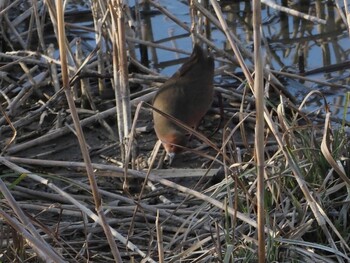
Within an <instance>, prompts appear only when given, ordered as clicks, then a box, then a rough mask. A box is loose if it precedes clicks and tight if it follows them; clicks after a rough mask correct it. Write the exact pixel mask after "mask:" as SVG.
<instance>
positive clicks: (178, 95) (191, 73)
mask: <svg viewBox="0 0 350 263" xmlns="http://www.w3.org/2000/svg"><path fill="white" fill-rule="evenodd" d="M208 53H209V52H207V51H204V50H203V49H202V48H201V46H200V45H199V44H197V43H196V44H194V47H193V51H192V54H191V56H190V57H189V59H188V60H187V61H186V62H185V63H184V64H183V65H182V66H181V67H180V69H179V70H178V71H177V72H175V74H174V75H172V76H171V77H170V78H169V79H168V80H167V81H166V82H165V83H164V84H163V85H162V86H161V87H160V88H159V90H158V91H157V92H156V95H155V97H154V99H153V107H154V108H155V109H157V110H159V111H161V112H163V113H166V114H168V115H170V116H172V117H174V118H176V119H178V120H180V121H181V122H183V123H184V124H186V125H188V126H190V127H191V128H197V126H198V125H199V122H200V121H201V119H202V118H203V117H204V115H205V114H206V113H207V111H208V110H209V108H210V107H211V104H212V101H213V95H214V87H213V78H214V59H213V57H212V56H211V55H210V54H208ZM153 121H154V130H155V132H156V135H157V137H158V139H159V140H160V141H161V142H162V144H163V146H164V148H165V151H166V153H167V155H168V157H169V164H171V162H172V160H173V159H174V157H175V155H176V154H177V153H180V152H181V151H182V150H183V147H185V146H186V145H187V141H188V136H187V135H188V132H187V131H186V130H185V129H183V128H181V127H180V126H179V125H177V124H176V123H174V122H173V121H171V120H170V119H169V118H167V117H166V116H163V115H161V114H160V113H158V112H157V111H155V110H153Z"/></svg>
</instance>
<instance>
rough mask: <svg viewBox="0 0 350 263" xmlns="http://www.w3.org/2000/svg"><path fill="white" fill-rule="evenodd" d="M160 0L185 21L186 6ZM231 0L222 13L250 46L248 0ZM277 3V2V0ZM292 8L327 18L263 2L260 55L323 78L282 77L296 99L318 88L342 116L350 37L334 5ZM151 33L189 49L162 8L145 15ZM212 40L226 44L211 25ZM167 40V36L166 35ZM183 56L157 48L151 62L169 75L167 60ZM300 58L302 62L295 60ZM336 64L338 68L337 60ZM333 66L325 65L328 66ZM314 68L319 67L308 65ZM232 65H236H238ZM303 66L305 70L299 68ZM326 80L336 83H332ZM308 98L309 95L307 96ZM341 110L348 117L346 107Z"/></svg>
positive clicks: (316, 102)
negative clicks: (290, 12) (293, 13)
mask: <svg viewBox="0 0 350 263" xmlns="http://www.w3.org/2000/svg"><path fill="white" fill-rule="evenodd" d="M159 2H160V4H161V5H162V6H164V7H166V8H167V10H168V11H169V12H171V13H172V14H174V15H175V16H176V17H177V18H178V19H180V20H181V21H182V22H185V23H186V24H187V25H188V26H190V23H191V19H190V13H189V7H188V5H187V4H185V3H182V2H180V1H170V0H163V1H159ZM224 2H225V1H224ZM226 2H235V3H233V4H230V3H228V4H222V7H223V10H224V11H225V15H226V19H227V21H228V24H229V26H230V28H231V30H232V31H233V32H234V33H235V35H236V36H237V37H238V38H239V39H240V41H241V42H242V43H243V45H244V46H245V47H246V48H247V49H248V50H249V51H251V52H253V51H252V46H253V42H252V38H253V37H252V26H251V25H252V13H251V11H250V10H251V7H250V1H247V2H246V1H238V2H237V1H226ZM279 4H280V3H279ZM289 7H290V8H293V9H295V10H298V11H300V12H303V13H305V14H309V15H312V16H316V17H318V18H322V19H324V20H326V24H325V25H322V24H316V23H313V22H310V21H308V20H305V19H301V18H298V17H294V16H291V15H288V14H286V13H283V12H280V11H277V10H275V9H273V8H270V7H267V6H265V5H264V4H263V5H262V8H263V10H262V19H263V26H262V29H263V30H262V32H263V36H264V37H265V39H266V42H265V44H266V43H267V45H265V48H264V52H265V61H266V63H267V64H268V65H269V67H270V68H271V69H274V70H276V71H284V72H290V73H295V74H298V75H302V76H305V77H307V78H310V79H311V80H318V81H322V82H325V83H322V84H317V83H314V82H312V81H304V80H298V79H293V78H288V79H284V80H285V82H284V83H285V85H286V86H287V88H288V90H289V91H291V92H292V94H293V95H295V96H296V97H297V98H298V100H299V101H300V100H302V99H303V98H304V97H305V96H306V94H307V93H309V92H310V91H312V90H319V91H321V92H323V93H324V95H325V96H326V97H327V101H328V103H329V105H330V107H331V111H332V112H333V115H334V116H337V117H338V118H342V117H343V114H344V108H343V106H344V104H345V94H346V92H347V91H349V89H350V87H349V80H350V79H349V75H350V71H349V67H350V65H349V64H350V63H348V64H347V65H341V63H344V62H346V61H349V56H350V40H349V35H348V32H347V30H346V27H345V26H344V25H345V24H344V22H343V21H342V20H341V17H340V15H339V12H338V9H337V8H336V6H335V5H334V4H333V3H331V2H328V3H327V4H326V3H325V2H321V1H311V2H310V1H306V2H305V1H304V3H303V1H299V2H298V3H295V4H293V5H290V6H289ZM149 19H150V21H151V28H152V32H153V34H152V36H151V37H152V38H153V41H155V42H160V43H161V44H162V45H165V46H169V47H177V48H180V49H183V50H188V51H189V52H190V50H191V43H192V41H191V38H190V36H189V35H188V34H186V33H187V32H186V31H185V30H183V29H182V28H181V27H179V26H178V25H177V24H176V23H175V22H173V21H172V20H170V19H169V18H167V17H165V16H164V15H163V14H157V15H153V16H151V17H150V18H149ZM212 29H213V31H212V40H213V42H214V43H215V44H216V46H217V47H219V48H226V49H227V50H230V47H229V44H228V43H227V41H226V37H225V36H224V34H223V33H222V32H221V31H219V30H217V29H215V27H212ZM165 40H166V41H165ZM181 57H185V55H182V54H177V53H174V52H170V51H166V50H161V49H158V50H157V52H156V58H157V61H156V62H154V66H155V67H156V68H157V69H158V70H159V71H160V72H162V73H163V74H166V75H171V74H172V73H173V72H175V71H176V69H177V68H178V67H179V64H178V65H172V66H167V67H163V65H169V64H171V63H169V61H172V60H176V59H178V58H181ZM300 61H301V62H302V63H301V64H300ZM338 64H339V67H338V68H337V65H338ZM331 65H333V66H335V68H333V69H332V68H330V69H327V67H329V66H331ZM317 69H319V72H314V73H313V70H317ZM236 71H240V69H239V68H237V69H236ZM303 71H305V74H303ZM327 83H331V84H336V85H338V86H335V87H332V86H330V85H327ZM312 98H313V99H312ZM310 100H311V101H312V103H311V104H309V105H310V107H311V108H309V109H307V110H316V109H317V108H318V107H321V108H323V106H324V105H323V102H322V99H320V97H318V96H316V97H315V96H313V97H311V99H310ZM345 115H346V116H347V120H348V121H349V120H350V116H349V115H348V111H346V113H345Z"/></svg>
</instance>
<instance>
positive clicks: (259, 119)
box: [253, 0, 265, 263]
mask: <svg viewBox="0 0 350 263" xmlns="http://www.w3.org/2000/svg"><path fill="white" fill-rule="evenodd" d="M260 30H261V3H260V1H259V0H255V1H253V35H254V64H255V75H254V76H255V79H254V91H255V105H256V106H255V107H256V126H255V158H256V165H257V181H258V184H257V204H258V243H259V245H258V260H259V263H264V262H265V231H264V228H265V205H264V202H265V199H264V191H265V183H264V181H265V156H264V154H265V148H264V139H265V135H264V126H265V125H264V107H265V99H264V78H263V75H264V69H263V68H264V64H263V61H262V49H261V36H260Z"/></svg>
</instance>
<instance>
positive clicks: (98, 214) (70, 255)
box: [0, 1, 350, 263]
mask: <svg viewBox="0 0 350 263" xmlns="http://www.w3.org/2000/svg"><path fill="white" fill-rule="evenodd" d="M1 4H2V2H0V6H1ZM4 4H6V3H5V2H4ZM196 5H197V4H196ZM152 6H153V8H156V9H155V10H156V11H157V12H163V13H164V14H165V15H167V16H168V17H169V18H170V19H173V20H175V22H177V23H178V24H179V25H180V26H181V27H182V28H184V29H185V30H188V31H190V28H189V27H188V26H187V25H185V24H184V23H182V22H181V21H178V19H177V18H176V17H174V16H172V15H171V14H170V13H169V11H168V10H166V9H164V8H162V7H161V6H158V4H156V3H154V2H152ZM16 8H17V9H18V11H17V12H16ZM91 8H92V10H93V12H94V16H93V17H90V25H89V26H84V27H83V26H79V27H77V25H76V24H74V23H71V22H68V23H66V28H67V32H68V33H67V38H66V39H64V40H66V41H63V42H65V43H63V42H61V49H62V45H66V52H67V53H66V56H67V58H68V62H67V66H68V67H67V73H68V77H69V83H68V84H69V86H70V87H72V89H71V91H72V98H73V99H74V104H75V105H70V106H71V108H69V107H68V104H67V102H66V99H65V97H64V92H63V89H61V86H62V69H61V60H60V59H59V58H58V56H57V54H56V55H55V52H52V49H51V50H46V47H47V46H49V45H48V43H49V42H50V41H53V43H54V46H55V48H58V45H57V39H56V36H55V33H54V32H55V30H56V27H57V25H58V22H57V21H56V19H57V18H56V17H57V14H56V12H55V10H56V8H55V5H54V2H53V1H44V2H43V3H41V2H40V3H38V2H36V1H32V2H31V3H29V2H28V3H27V2H24V1H23V2H22V1H17V2H16V1H15V2H14V4H12V6H10V7H8V8H7V9H6V8H5V9H2V11H0V21H1V23H2V27H1V28H2V29H1V30H2V32H1V33H2V35H1V36H2V38H1V39H0V40H1V41H2V42H1V43H2V49H3V50H0V51H1V52H0V78H1V87H0V92H1V94H0V95H1V96H0V102H1V104H0V106H1V112H2V117H1V119H0V132H1V140H0V145H1V149H2V154H1V156H0V163H1V166H0V193H1V195H2V198H1V199H0V204H1V205H0V262H22V261H23V262H24V261H25V262H67V261H68V262H87V261H90V262H114V261H118V260H121V261H123V262H258V261H259V260H261V258H260V259H259V257H258V230H259V229H260V230H263V232H264V233H265V240H264V241H265V242H264V244H265V246H264V249H265V256H266V261H267V262H328V263H329V262H349V261H350V248H349V243H350V224H349V221H350V217H349V214H350V213H349V208H350V196H349V195H350V191H349V189H350V181H349V180H350V179H349V169H350V168H349V167H350V163H349V151H350V141H349V131H348V125H349V123H348V120H347V110H348V109H347V105H348V103H346V106H345V108H344V109H343V110H344V118H343V120H341V119H340V120H339V119H337V118H336V117H335V116H334V115H332V113H331V112H330V111H329V107H328V104H327V102H326V99H324V102H323V103H322V105H320V107H319V108H318V109H316V108H313V112H310V110H309V108H308V107H307V106H308V103H309V101H310V100H312V99H313V98H315V97H319V96H320V97H322V98H323V95H322V94H321V93H320V92H318V91H313V92H311V93H310V94H309V95H308V96H306V98H305V100H304V101H301V102H296V103H292V102H291V101H294V100H295V98H293V97H288V96H290V95H288V92H287V91H286V87H284V86H283V84H281V83H280V82H279V81H278V80H277V78H276V77H274V76H273V75H272V73H271V72H270V71H269V70H268V69H267V68H264V71H263V74H264V77H265V85H266V87H267V88H271V89H273V90H274V93H271V94H270V96H271V97H270V98H269V99H267V98H266V100H267V102H266V104H265V107H264V118H265V130H264V134H263V135H264V137H263V138H264V140H263V146H264V149H263V150H264V151H263V154H264V156H263V157H264V160H263V161H264V162H263V163H264V174H263V175H264V181H263V183H264V199H263V211H264V217H263V219H264V221H265V224H264V225H261V222H260V224H259V223H258V220H257V218H258V201H257V184H258V181H257V162H256V159H255V155H254V136H255V135H254V129H252V128H254V125H255V118H256V116H257V115H256V112H255V103H254V95H253V92H252V91H250V89H249V85H251V84H252V83H253V79H252V77H251V72H250V71H252V68H250V67H249V66H247V65H246V64H245V63H246V62H245V61H247V60H248V61H249V60H250V59H251V57H249V56H248V55H247V54H249V52H247V50H245V49H244V45H241V43H239V42H237V41H236V40H235V36H234V35H233V33H232V31H230V29H229V28H226V27H225V25H224V24H223V21H224V18H223V17H220V15H219V14H218V12H216V17H214V16H213V15H209V14H208V13H206V12H205V11H203V10H202V12H203V13H204V14H205V15H206V16H207V17H208V18H209V19H211V20H212V22H213V24H214V25H215V26H216V27H218V28H220V30H221V27H222V28H223V29H222V30H223V31H224V32H225V33H226V35H227V38H228V39H231V38H232V39H231V40H232V42H231V44H232V45H234V47H232V49H233V50H236V51H237V50H238V51H239V50H241V52H242V54H243V55H242V60H241V61H240V62H239V63H241V65H240V66H241V67H243V68H244V69H245V77H246V78H247V79H248V80H247V81H245V80H242V79H241V78H237V79H238V81H237V82H235V83H234V85H235V86H237V87H234V89H232V87H225V86H224V85H221V83H220V81H219V82H218V83H217V86H216V87H215V88H216V90H217V91H218V92H220V93H221V94H222V97H223V103H224V105H223V108H224V110H225V122H224V125H223V127H222V128H221V130H220V132H219V133H217V134H215V135H214V136H213V137H212V138H210V139H207V137H206V136H204V135H202V134H201V133H199V132H193V134H194V135H193V137H194V138H193V139H192V141H191V145H190V146H191V148H194V147H192V146H193V145H195V144H196V145H198V144H199V142H200V144H201V145H200V147H198V148H196V149H195V150H191V151H189V152H188V153H184V154H183V155H182V156H179V157H178V161H177V163H175V164H174V167H176V168H173V169H155V168H154V167H155V166H156V165H154V166H149V165H148V161H149V160H148V158H149V157H150V156H153V158H154V160H159V159H160V155H159V154H157V152H156V151H155V152H154V153H153V155H151V151H152V148H153V146H154V145H155V144H156V138H155V135H154V132H153V130H152V128H150V127H152V125H151V121H152V120H151V117H150V114H149V113H150V107H149V106H147V104H146V103H145V102H148V103H150V101H151V99H152V96H153V95H154V92H155V90H156V88H155V87H156V86H159V85H160V84H161V83H162V82H163V81H164V79H165V77H164V76H160V75H159V74H157V73H156V72H154V71H152V70H149V69H148V68H146V67H145V66H143V65H141V64H140V63H139V62H137V60H136V59H135V57H133V55H134V52H135V50H134V49H133V48H134V45H136V44H140V43H141V44H143V45H145V46H148V47H151V48H165V49H169V48H167V47H164V46H163V45H161V44H155V43H152V41H146V40H143V39H141V37H140V36H139V35H136V36H130V35H128V30H129V29H130V28H129V27H127V26H126V24H125V29H126V31H127V33H126V34H127V36H126V43H127V44H128V47H129V55H130V56H131V57H132V58H131V60H132V61H134V62H133V63H134V66H135V67H136V68H138V72H137V73H131V74H129V76H128V79H127V81H128V85H129V86H130V87H131V88H133V86H132V85H135V86H136V87H137V88H139V87H138V86H137V85H139V84H140V83H141V84H142V90H141V91H139V90H137V91H133V90H132V94H131V97H130V104H131V105H132V106H127V105H128V104H127V103H128V102H125V104H123V102H122V101H120V103H121V104H120V105H118V104H116V102H115V100H114V98H115V97H114V96H115V95H118V94H117V93H118V92H117V93H116V94H114V92H113V91H112V96H109V95H110V94H109V91H110V90H112V88H111V86H118V83H117V80H118V81H122V82H125V81H126V80H123V78H122V80H120V79H119V78H118V77H120V76H117V75H118V74H119V71H118V69H119V66H118V61H113V58H112V57H111V56H110V54H112V53H113V47H114V48H116V46H118V43H120V40H121V39H123V38H121V36H118V39H116V37H117V36H116V35H115V34H114V32H115V31H113V30H112V28H113V27H116V26H117V24H118V23H117V22H118V21H116V20H118V19H119V18H120V17H118V15H120V13H118V11H120V10H119V9H117V6H113V5H110V6H105V1H101V2H97V1H94V5H93V6H92V7H91ZM114 8H116V9H114ZM197 8H198V9H199V10H200V8H201V7H197ZM26 10H29V11H27V12H26ZM114 11H115V12H116V13H113V12H114ZM123 11H125V15H126V16H125V19H126V20H129V19H131V17H129V16H128V15H127V14H128V11H129V9H128V8H126V7H125V9H123ZM216 11H218V10H216ZM46 13H49V15H45V14H46ZM75 15H76V14H75ZM69 18H70V17H69V15H68V14H66V16H65V20H66V21H67V20H69ZM114 20H115V21H114ZM91 21H92V22H91ZM130 21H131V20H130ZM322 21H323V20H321V21H319V22H320V23H322ZM134 22H135V23H137V22H139V21H138V20H136V21H134ZM93 23H94V24H93ZM120 23H121V21H119V26H120ZM73 28H74V29H75V28H79V29H80V30H82V31H84V32H86V31H89V32H95V37H96V48H93V49H89V48H82V47H81V46H84V45H86V46H88V45H89V43H87V42H86V43H85V42H84V39H79V38H78V37H77V35H75V33H74V34H73V33H72V29H73ZM114 30H117V29H115V28H114ZM194 36H196V37H197V38H199V39H201V41H203V42H205V43H207V44H208V45H209V46H211V47H212V49H213V52H214V53H215V55H216V56H215V57H216V59H217V60H218V61H220V63H221V66H220V67H218V68H217V69H216V76H217V79H220V80H222V79H223V78H224V77H227V76H228V75H229V76H232V75H234V73H233V72H231V71H230V68H231V67H232V62H236V61H235V59H234V58H233V57H232V55H230V54H228V53H226V51H224V50H221V49H219V48H218V47H216V46H215V45H214V44H213V43H212V42H211V41H210V40H209V39H207V38H205V37H204V36H202V35H198V34H197V33H194ZM68 40H69V42H68ZM113 41H116V42H113ZM118 41H119V42H118ZM50 43H51V42H50ZM62 43H63V44H62ZM112 43H113V44H112ZM124 44H125V43H124ZM79 47H80V48H82V50H80V51H79V52H78V50H79ZM51 48H52V47H51ZM54 50H55V49H54ZM72 50H74V52H73V51H72ZM49 51H51V52H49ZM178 51H179V52H180V53H186V51H181V50H178ZM61 54H62V53H61ZM74 55H76V56H77V57H75V56H74ZM61 56H62V55H61ZM236 57H237V54H236ZM114 59H116V58H115V57H114ZM238 60H240V59H239V58H238ZM288 74H289V75H288V77H290V78H294V75H293V74H292V75H291V74H290V73H288ZM248 76H249V77H248ZM295 78H299V76H297V75H295ZM110 81H111V82H112V83H110ZM251 82H252V83H251ZM318 83H320V82H318ZM66 84H67V83H66ZM335 85H336V84H335ZM65 88H66V89H67V88H68V87H65ZM276 91H277V93H276ZM69 92H70V90H69ZM276 94H278V95H276ZM280 94H282V95H280ZM124 95H125V94H124ZM286 96H287V97H286ZM106 97H107V98H106ZM123 99H124V100H125V99H129V98H128V97H127V96H124V97H123ZM140 102H142V104H139V103H140ZM120 106H121V108H119V107H120ZM125 106H127V107H129V110H130V111H131V112H132V114H133V120H134V123H132V122H131V119H130V120H129V119H128V118H129V117H130V116H128V113H126V115H123V116H122V117H120V118H121V119H123V118H124V121H125V122H127V124H125V125H126V126H124V124H121V123H120V122H119V127H121V126H122V127H123V130H124V133H120V129H116V127H117V125H116V120H115V119H116V117H115V116H116V112H117V111H118V112H119V113H120V111H122V112H123V111H124V112H125V111H126V109H125V108H123V107H125ZM135 106H137V107H135ZM72 107H76V108H77V109H76V110H77V114H78V117H79V120H78V121H79V124H78V125H79V126H80V127H82V131H83V135H79V134H78V135H76V133H75V131H76V130H77V126H75V127H74V126H73V121H72V117H71V116H72V115H71V113H72ZM73 111H74V109H73ZM218 112H219V108H218V106H216V105H214V107H213V109H212V112H210V113H209V116H207V117H206V119H205V122H204V124H203V125H202V127H201V130H203V131H204V133H205V134H209V133H210V132H208V130H210V129H211V130H214V128H213V127H214V126H215V125H216V124H217V123H218V122H219V120H218V119H219V118H218ZM122 123H123V122H122ZM125 127H131V133H129V134H128V133H127V132H126V131H125V129H124V128H125ZM208 127H209V128H208ZM127 130H128V129H127ZM130 134H131V135H130ZM82 136H83V137H85V138H86V146H84V147H86V150H87V153H88V155H89V158H90V157H91V160H92V161H91V168H92V169H91V174H89V176H90V180H89V179H88V176H87V172H86V167H87V166H88V165H90V164H88V162H86V160H85V162H82V161H83V158H82V156H81V153H80V149H81V148H82V147H81V148H78V142H77V137H79V139H81V137H82ZM120 136H122V137H120ZM124 137H126V140H125V138H124ZM117 138H119V139H117ZM119 142H122V143H119ZM158 146H159V145H158ZM150 158H151V157H150ZM208 160H209V161H208ZM204 161H205V162H206V163H205V165H203V166H202V167H201V165H202V163H203V162H204ZM180 167H181V168H187V169H180ZM189 167H190V168H191V169H189ZM91 177H92V180H91ZM94 180H95V182H96V188H95V189H94V188H93V187H92V186H91V185H93V183H92V181H94ZM108 235H110V240H109V241H107V238H106V236H108ZM114 242H115V243H114ZM111 251H113V252H111Z"/></svg>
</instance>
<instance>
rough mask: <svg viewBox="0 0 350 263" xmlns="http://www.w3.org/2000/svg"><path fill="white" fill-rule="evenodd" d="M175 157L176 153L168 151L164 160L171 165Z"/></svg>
mask: <svg viewBox="0 0 350 263" xmlns="http://www.w3.org/2000/svg"><path fill="white" fill-rule="evenodd" d="M174 157H175V153H167V155H166V156H165V159H164V161H165V162H166V164H167V165H168V166H170V165H171V164H172V162H173V160H174Z"/></svg>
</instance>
